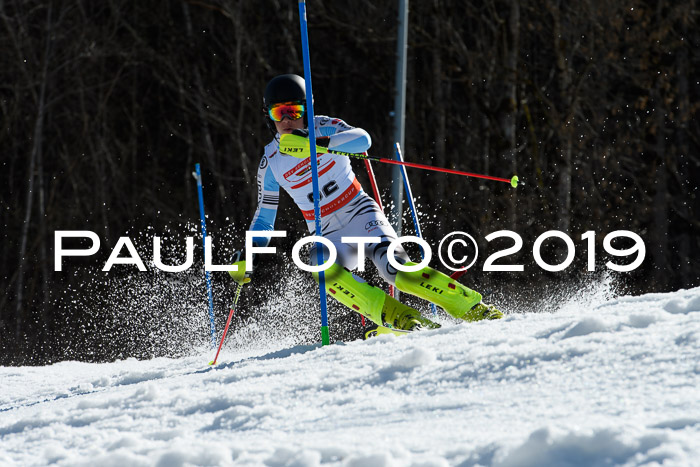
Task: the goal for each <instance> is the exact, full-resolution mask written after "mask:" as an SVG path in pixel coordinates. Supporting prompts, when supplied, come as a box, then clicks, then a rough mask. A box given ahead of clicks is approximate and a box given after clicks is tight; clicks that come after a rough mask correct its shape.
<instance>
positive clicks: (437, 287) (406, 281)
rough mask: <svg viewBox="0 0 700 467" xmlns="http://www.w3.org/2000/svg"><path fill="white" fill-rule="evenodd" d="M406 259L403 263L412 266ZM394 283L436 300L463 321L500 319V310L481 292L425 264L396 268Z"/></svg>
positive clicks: (416, 294)
mask: <svg viewBox="0 0 700 467" xmlns="http://www.w3.org/2000/svg"><path fill="white" fill-rule="evenodd" d="M415 265H416V263H411V262H407V263H405V264H404V266H415ZM396 287H397V288H398V289H399V290H401V291H403V292H407V293H410V294H412V295H415V296H417V297H420V298H422V299H425V300H428V301H430V302H432V303H435V304H436V305H438V306H439V307H441V308H443V309H444V310H445V311H446V312H447V313H449V314H450V315H451V316H453V317H455V318H457V319H462V320H464V321H480V320H482V319H499V318H502V317H503V313H501V312H500V311H498V310H497V309H496V307H495V306H493V305H486V304H484V303H482V301H481V294H480V293H479V292H477V291H475V290H472V289H470V288H468V287H465V286H463V285H462V284H460V283H459V282H457V281H455V280H453V279H452V278H450V277H449V276H447V275H445V274H443V273H441V272H439V271H436V270H435V269H433V268H431V267H429V266H426V267H424V268H423V269H421V270H419V271H413V272H405V271H399V272H398V273H397V274H396Z"/></svg>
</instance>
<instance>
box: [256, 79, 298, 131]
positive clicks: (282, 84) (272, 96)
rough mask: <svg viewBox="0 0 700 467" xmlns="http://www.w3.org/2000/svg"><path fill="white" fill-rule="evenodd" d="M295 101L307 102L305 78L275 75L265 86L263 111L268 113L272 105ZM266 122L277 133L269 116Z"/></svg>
mask: <svg viewBox="0 0 700 467" xmlns="http://www.w3.org/2000/svg"><path fill="white" fill-rule="evenodd" d="M293 101H300V102H302V103H303V104H306V82H305V81H304V78H302V77H301V76H299V75H295V74H286V75H279V76H275V77H274V78H272V79H271V80H270V81H269V82H268V83H267V86H265V94H263V112H265V115H267V112H268V110H270V106H271V105H273V104H279V103H281V102H293ZM266 123H267V126H268V128H269V129H270V131H272V134H273V135H274V134H276V133H277V130H276V129H275V124H274V122H273V121H272V119H270V117H269V116H268V117H267V118H266ZM307 123H308V122H307Z"/></svg>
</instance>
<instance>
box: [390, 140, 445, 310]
mask: <svg viewBox="0 0 700 467" xmlns="http://www.w3.org/2000/svg"><path fill="white" fill-rule="evenodd" d="M396 160H397V161H399V162H403V156H402V155H401V146H400V145H399V143H398V141H397V142H396ZM401 175H402V176H403V185H404V187H405V188H406V197H407V198H408V206H409V207H410V208H411V217H412V218H413V226H414V227H415V229H416V236H417V237H418V238H421V239H422V238H423V232H421V229H420V224H419V223H418V212H417V211H416V205H415V204H414V203H413V193H412V192H411V184H410V183H408V174H406V167H405V166H403V165H402V166H401ZM420 257H421V259H423V258H425V252H424V251H423V248H422V247H421V249H420ZM430 309H431V310H432V311H433V316H437V307H436V306H435V304H434V303H432V302H431V303H430Z"/></svg>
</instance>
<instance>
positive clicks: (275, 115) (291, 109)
mask: <svg viewBox="0 0 700 467" xmlns="http://www.w3.org/2000/svg"><path fill="white" fill-rule="evenodd" d="M305 110H306V106H304V104H299V103H296V102H285V103H283V104H274V105H273V106H271V107H270V110H268V111H267V113H268V115H270V118H271V119H272V120H274V121H276V122H281V121H282V119H283V118H284V117H287V118H288V119H290V120H299V119H300V118H301V117H303V116H304V112H305Z"/></svg>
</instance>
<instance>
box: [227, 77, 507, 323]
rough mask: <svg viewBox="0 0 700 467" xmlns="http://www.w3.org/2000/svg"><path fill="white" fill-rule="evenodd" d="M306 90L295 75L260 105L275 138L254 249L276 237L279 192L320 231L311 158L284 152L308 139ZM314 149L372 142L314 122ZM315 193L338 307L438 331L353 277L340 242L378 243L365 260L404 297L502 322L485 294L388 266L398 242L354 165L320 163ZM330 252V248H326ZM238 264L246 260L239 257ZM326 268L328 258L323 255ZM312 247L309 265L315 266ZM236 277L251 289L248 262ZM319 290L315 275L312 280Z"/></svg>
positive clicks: (334, 124)
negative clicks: (285, 144) (290, 142)
mask: <svg viewBox="0 0 700 467" xmlns="http://www.w3.org/2000/svg"><path fill="white" fill-rule="evenodd" d="M305 105H306V88H305V83H304V79H303V78H302V77H301V76H298V75H294V74H285V75H280V76H277V77H275V78H273V79H272V80H270V82H269V83H268V84H267V87H266V88H265V93H264V97H263V110H264V112H265V113H266V119H265V120H266V123H267V126H268V128H270V130H271V131H272V133H273V134H274V138H273V140H272V141H271V142H270V143H269V144H268V145H267V146H265V153H264V154H263V157H262V159H261V161H260V166H259V168H258V180H257V183H258V206H257V210H256V211H255V215H254V217H253V220H252V223H251V226H250V229H249V230H250V231H254V232H259V233H260V236H256V237H255V238H254V239H253V244H254V245H255V246H260V247H264V246H267V245H268V243H269V241H270V237H266V236H265V235H264V232H265V231H269V230H273V225H274V223H275V217H276V214H277V205H278V201H279V188H280V187H282V188H284V189H285V191H286V192H287V193H289V195H290V196H291V197H292V199H293V200H294V201H295V203H296V204H297V206H298V207H299V208H300V209H301V212H302V214H303V216H304V219H305V220H306V222H307V226H308V229H309V232H310V233H312V234H314V233H315V230H316V226H315V222H314V219H315V218H314V204H313V194H312V185H311V170H310V160H311V159H310V158H306V159H301V160H300V159H298V158H295V157H292V156H289V155H286V154H283V153H281V152H280V151H279V139H280V135H284V134H288V133H294V134H297V135H303V136H306V137H308V130H307V125H308V122H307V121H306V117H305V115H306V112H305V110H306V109H305ZM313 124H314V128H315V134H316V135H319V136H317V138H316V144H317V145H319V146H324V147H327V148H329V149H334V150H337V151H343V152H352V153H362V152H364V151H366V150H368V149H369V147H370V145H371V144H372V141H371V138H370V136H369V134H368V133H367V132H366V131H365V130H363V129H361V128H354V127H352V126H350V125H348V124H347V123H345V122H344V121H343V120H340V119H338V118H331V117H326V116H315V118H314V122H313ZM318 185H319V190H320V193H321V206H320V208H321V222H322V226H321V229H322V235H323V237H325V238H326V239H328V240H330V241H331V242H332V243H333V244H334V245H335V247H336V249H337V252H338V256H337V259H336V262H335V264H333V265H332V266H331V267H330V268H329V269H327V270H326V271H325V277H326V290H327V292H328V294H329V295H330V296H331V297H333V298H334V299H336V300H338V301H339V302H340V303H342V304H343V305H345V306H347V307H348V308H350V309H352V310H354V311H356V312H358V313H360V314H362V315H364V316H365V317H366V318H368V319H369V320H370V321H372V322H374V323H376V324H377V325H379V326H384V327H387V328H394V329H399V330H405V331H411V330H415V329H418V328H421V327H425V328H437V327H440V326H439V324H437V323H434V322H432V321H430V320H429V319H426V318H424V317H422V316H421V314H420V312H418V311H417V310H415V309H413V308H411V307H409V306H407V305H404V304H402V303H401V302H399V301H397V300H395V299H394V298H392V297H391V296H389V295H387V294H386V293H384V291H382V290H381V289H379V288H377V287H373V286H371V285H369V284H368V283H367V282H365V281H364V280H363V279H362V278H360V277H359V276H357V275H355V274H353V273H352V272H351V271H352V270H354V269H356V268H357V266H358V261H363V262H364V257H363V258H358V245H357V244H348V243H343V242H341V237H379V239H380V241H378V242H375V243H369V244H367V245H366V247H365V252H366V254H367V255H368V256H369V257H370V259H371V260H372V262H373V263H374V264H375V266H376V267H377V270H378V271H379V274H380V275H381V277H382V278H383V279H384V280H385V281H386V282H388V283H389V284H392V285H394V286H395V287H396V288H398V289H399V290H401V291H403V292H407V293H410V294H412V295H415V296H418V297H420V298H422V299H425V300H428V301H430V302H433V303H435V304H436V305H438V306H440V307H442V308H443V309H444V310H445V311H447V313H449V314H450V315H452V316H454V317H455V318H458V319H463V320H465V321H478V320H482V319H498V318H501V317H502V316H503V314H502V313H501V312H500V311H498V310H497V309H496V308H495V307H494V306H493V305H485V304H484V303H482V301H481V298H482V297H481V294H479V293H478V292H476V291H474V290H471V289H469V288H467V287H465V286H463V285H461V284H460V283H458V282H456V281H454V280H452V279H451V278H450V277H448V276H446V275H445V274H443V273H441V272H438V271H436V270H435V269H433V268H431V267H428V266H426V267H424V268H422V269H421V270H419V271H416V272H404V271H399V270H396V269H395V268H394V267H392V266H391V264H390V263H389V261H388V259H387V248H388V246H389V244H390V243H391V241H392V240H395V239H396V238H397V234H396V232H395V231H394V229H393V228H392V227H391V225H390V224H389V222H388V221H387V219H386V217H385V216H384V214H383V213H382V211H381V210H380V208H379V206H378V205H377V203H376V202H375V201H374V200H373V199H372V198H371V197H370V196H368V195H367V194H366V193H365V192H364V191H363V190H362V187H361V186H360V183H359V182H358V181H357V178H356V177H355V174H354V173H353V170H352V167H351V165H350V159H349V158H347V157H344V156H337V155H332V154H319V155H318ZM324 250H325V247H324ZM237 255H238V257H237V258H236V259H238V260H240V259H241V252H238V253H237ZM324 255H325V256H324V261H325V260H326V259H327V258H328V254H327V251H324ZM395 256H396V258H395V259H396V262H397V263H399V264H403V265H406V266H411V265H415V263H412V262H411V261H410V259H409V257H408V255H407V254H406V252H405V250H403V248H400V247H399V248H397V249H396V250H395ZM316 259H317V255H316V251H315V246H314V247H313V248H312V250H311V263H312V264H314V265H316V262H317V261H316ZM234 264H235V265H237V266H238V271H231V272H230V274H231V276H232V277H233V278H234V280H236V281H237V282H239V283H244V282H247V281H249V280H250V279H249V275H250V273H246V272H245V269H246V267H245V266H246V265H245V261H243V260H240V261H236V262H235V263H234ZM314 277H315V279H316V281H317V282H318V274H317V273H314Z"/></svg>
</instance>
